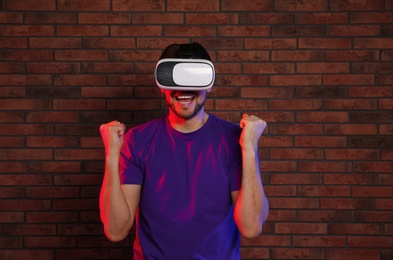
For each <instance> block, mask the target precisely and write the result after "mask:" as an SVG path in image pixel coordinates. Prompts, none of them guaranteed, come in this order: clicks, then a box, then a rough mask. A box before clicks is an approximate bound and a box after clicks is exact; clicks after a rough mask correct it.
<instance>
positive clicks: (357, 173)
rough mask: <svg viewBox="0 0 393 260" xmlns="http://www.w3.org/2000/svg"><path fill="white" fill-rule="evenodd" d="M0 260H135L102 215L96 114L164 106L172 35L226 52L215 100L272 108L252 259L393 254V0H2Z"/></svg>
mask: <svg viewBox="0 0 393 260" xmlns="http://www.w3.org/2000/svg"><path fill="white" fill-rule="evenodd" d="M0 6H1V12H0V21H1V25H0V48H1V50H0V108H1V109H0V110H1V111H0V143H1V145H0V198H1V200H0V233H1V235H0V259H27V258H29V259H43V260H46V259H56V260H60V259H129V257H130V254H131V249H130V248H131V244H132V240H133V235H132V234H131V235H130V236H129V238H127V239H126V240H124V241H122V242H120V243H111V242H109V241H108V240H107V239H106V238H105V236H104V234H103V230H102V225H101V223H100V221H99V214H98V200H97V197H98V194H99V188H100V184H101V181H102V175H103V173H102V172H103V155H104V153H103V149H102V148H103V147H102V143H101V139H100V137H99V132H98V127H99V125H100V124H102V123H104V122H107V121H111V120H113V119H117V120H120V121H122V122H124V123H126V125H127V126H128V127H131V126H133V125H136V124H139V123H142V122H145V121H147V120H150V119H153V118H156V117H158V116H160V115H163V114H165V113H166V111H167V109H166V106H165V102H164V100H163V99H162V97H161V93H160V92H159V90H158V89H157V87H155V85H154V81H153V76H152V70H153V68H154V65H155V62H156V61H157V59H158V57H159V55H160V53H161V51H162V49H163V48H164V47H165V46H167V45H168V44H169V43H173V42H180V43H186V42H191V41H198V42H200V43H202V44H203V45H204V46H205V47H206V48H207V49H208V51H209V52H210V54H211V56H212V59H213V61H214V62H215V64H216V71H217V80H216V86H215V88H214V90H213V91H212V92H211V93H210V99H209V100H208V101H207V103H206V108H207V110H209V111H211V112H213V113H216V114H217V115H219V116H221V117H223V118H226V119H227V120H230V121H233V122H238V121H239V119H240V117H241V113H243V112H247V113H252V114H255V115H257V116H260V117H262V118H264V119H265V120H266V121H267V122H268V128H267V129H266V131H265V134H264V137H263V138H262V140H261V142H260V154H261V168H262V170H263V180H264V184H265V188H266V193H267V196H268V198H269V201H270V206H271V211H270V216H269V221H268V222H267V223H266V225H265V227H264V234H263V235H261V236H260V237H258V238H256V239H252V240H245V239H244V240H242V248H241V250H242V255H243V258H244V259H383V260H388V259H392V257H393V250H392V248H393V224H392V220H393V211H392V208H393V200H392V199H393V189H392V188H393V187H392V186H393V175H392V172H393V150H392V147H393V135H392V134H393V111H392V109H393V12H392V10H393V1H392V0H373V1H366V0H275V1H272V0H266V1H258V0H242V1H236V0H165V1H164V0H140V1H137V0H135V1H132V0H96V1H94V0H35V1H34V0H2V1H0Z"/></svg>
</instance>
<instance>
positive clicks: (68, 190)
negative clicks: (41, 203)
mask: <svg viewBox="0 0 393 260" xmlns="http://www.w3.org/2000/svg"><path fill="white" fill-rule="evenodd" d="M26 195H27V197H28V198H44V199H51V198H78V197H79V188H78V187H39V188H27V189H26Z"/></svg>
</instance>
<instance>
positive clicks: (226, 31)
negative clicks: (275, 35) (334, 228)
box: [217, 25, 270, 37]
mask: <svg viewBox="0 0 393 260" xmlns="http://www.w3.org/2000/svg"><path fill="white" fill-rule="evenodd" d="M217 34H218V36H221V37H228V36H231V37H232V36H238V37H265V36H269V35H270V27H268V26H256V25H253V26H239V25H236V26H220V27H219V28H218V33H217Z"/></svg>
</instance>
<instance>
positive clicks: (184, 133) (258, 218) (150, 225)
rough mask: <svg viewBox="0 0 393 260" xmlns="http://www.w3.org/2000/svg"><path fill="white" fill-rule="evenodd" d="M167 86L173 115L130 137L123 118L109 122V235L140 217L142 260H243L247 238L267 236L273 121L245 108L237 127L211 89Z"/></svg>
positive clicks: (189, 50) (103, 197)
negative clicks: (265, 174)
mask: <svg viewBox="0 0 393 260" xmlns="http://www.w3.org/2000/svg"><path fill="white" fill-rule="evenodd" d="M164 58H175V59H176V61H177V62H180V63H181V61H182V59H184V58H186V59H188V61H190V60H189V59H197V60H202V61H203V60H205V61H206V60H208V61H210V57H209V54H208V53H207V52H206V50H205V49H204V48H203V47H202V46H201V45H200V44H197V43H193V44H173V45H170V46H168V47H167V48H166V49H165V50H164V52H163V54H162V55H161V57H160V60H162V59H164ZM185 66H186V67H187V66H189V65H188V64H185ZM213 72H214V71H213ZM213 76H214V75H213ZM213 78H214V77H213ZM185 80H187V78H186V79H185ZM196 81H198V77H197V79H196ZM195 85H198V84H197V83H196V84H195ZM160 88H161V91H162V93H163V94H164V95H165V98H166V102H167V103H168V107H169V114H168V115H167V116H165V117H162V118H158V119H155V120H153V121H151V122H147V123H144V124H142V125H139V126H137V127H134V128H132V129H131V130H130V131H128V132H127V133H126V134H125V126H124V124H122V123H120V122H117V121H113V122H110V123H108V124H104V125H102V126H101V127H100V132H101V136H102V139H103V142H104V146H105V151H106V160H105V161H106V166H105V174H104V180H103V184H102V188H101V194H100V213H101V219H102V222H103V224H104V230H105V234H106V235H107V237H108V238H109V239H110V240H111V241H120V240H122V239H124V238H125V237H126V236H127V235H128V233H129V231H130V229H131V227H132V226H133V224H134V220H135V221H136V239H135V242H134V259H138V260H139V259H171V260H175V259H182V260H184V259H209V260H211V259H223V260H231V259H240V249H239V241H240V234H241V235H243V236H244V237H247V238H252V237H256V236H258V235H259V234H260V233H261V231H262V224H263V223H264V221H265V220H266V218H267V215H268V211H269V206H268V201H267V199H266V196H265V194H264V190H263V185H262V182H261V177H260V171H259V156H258V140H259V138H260V137H261V135H262V133H263V131H264V129H265V127H266V122H264V121H263V120H261V119H259V118H257V117H255V116H252V115H247V114H244V115H243V116H242V119H241V121H240V125H237V124H234V123H230V122H227V121H224V120H222V119H220V118H218V117H216V116H215V115H213V114H210V113H207V112H205V110H204V103H205V100H206V93H207V92H208V91H210V89H203V90H200V91H198V90H195V89H193V90H189V87H187V86H186V87H183V86H181V87H179V88H178V89H177V88H176V87H175V88H174V89H170V88H169V89H166V88H164V87H162V86H160ZM191 89H192V88H191ZM239 231H240V232H239ZM239 233H240V234H239Z"/></svg>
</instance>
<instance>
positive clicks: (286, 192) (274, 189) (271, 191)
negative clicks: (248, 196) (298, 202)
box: [264, 185, 296, 197]
mask: <svg viewBox="0 0 393 260" xmlns="http://www.w3.org/2000/svg"><path fill="white" fill-rule="evenodd" d="M264 189H265V193H266V196H268V197H282V196H285V197H293V196H295V195H296V188H295V186H285V187H283V186H281V185H280V186H278V185H277V186H267V187H265V188H264Z"/></svg>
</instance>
